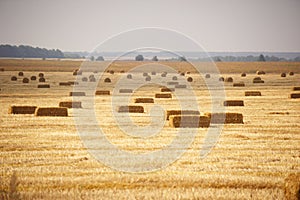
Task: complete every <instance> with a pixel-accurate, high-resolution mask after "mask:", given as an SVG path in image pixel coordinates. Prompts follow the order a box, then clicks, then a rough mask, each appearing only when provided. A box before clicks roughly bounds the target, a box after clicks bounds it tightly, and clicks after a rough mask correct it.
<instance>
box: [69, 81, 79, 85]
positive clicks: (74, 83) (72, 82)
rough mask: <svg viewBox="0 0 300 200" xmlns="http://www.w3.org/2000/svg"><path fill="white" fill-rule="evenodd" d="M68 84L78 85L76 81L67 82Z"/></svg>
mask: <svg viewBox="0 0 300 200" xmlns="http://www.w3.org/2000/svg"><path fill="white" fill-rule="evenodd" d="M68 83H70V85H78V84H79V83H78V82H77V81H68Z"/></svg>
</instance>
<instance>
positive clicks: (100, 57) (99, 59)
mask: <svg viewBox="0 0 300 200" xmlns="http://www.w3.org/2000/svg"><path fill="white" fill-rule="evenodd" d="M96 61H104V58H103V56H98V57H97V58H96Z"/></svg>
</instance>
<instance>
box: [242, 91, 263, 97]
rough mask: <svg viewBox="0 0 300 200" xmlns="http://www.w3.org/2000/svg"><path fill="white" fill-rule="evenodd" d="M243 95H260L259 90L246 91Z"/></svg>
mask: <svg viewBox="0 0 300 200" xmlns="http://www.w3.org/2000/svg"><path fill="white" fill-rule="evenodd" d="M245 96H261V92H260V91H246V92H245Z"/></svg>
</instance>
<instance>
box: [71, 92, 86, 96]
mask: <svg viewBox="0 0 300 200" xmlns="http://www.w3.org/2000/svg"><path fill="white" fill-rule="evenodd" d="M69 96H85V92H70V93H69Z"/></svg>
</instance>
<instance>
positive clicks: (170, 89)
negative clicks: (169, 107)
mask: <svg viewBox="0 0 300 200" xmlns="http://www.w3.org/2000/svg"><path fill="white" fill-rule="evenodd" d="M160 91H161V92H174V91H175V88H161V89H160Z"/></svg>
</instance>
